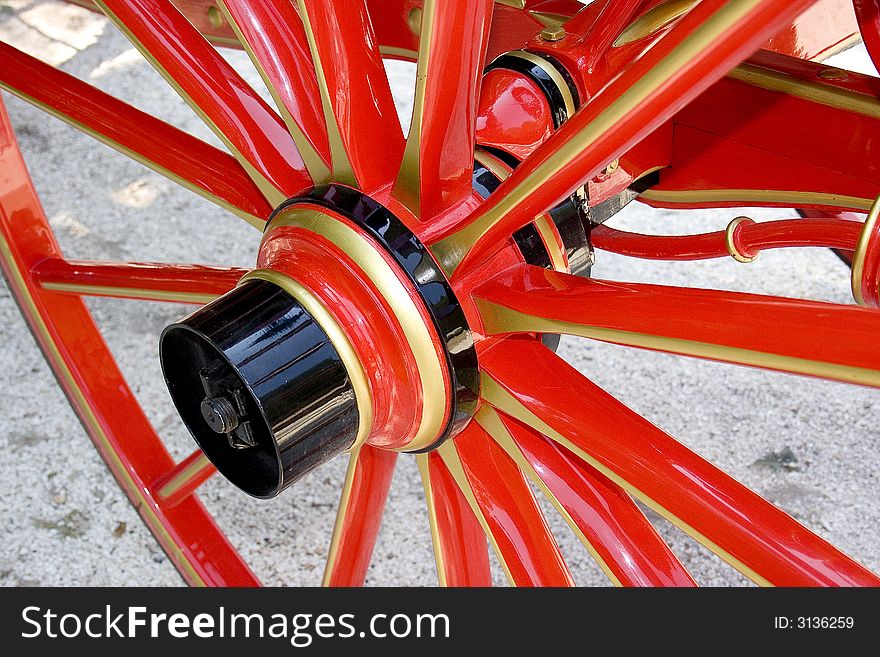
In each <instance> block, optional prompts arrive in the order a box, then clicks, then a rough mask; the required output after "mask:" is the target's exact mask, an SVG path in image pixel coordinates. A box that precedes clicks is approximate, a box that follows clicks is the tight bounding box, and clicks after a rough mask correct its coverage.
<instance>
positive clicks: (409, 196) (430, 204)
mask: <svg viewBox="0 0 880 657" xmlns="http://www.w3.org/2000/svg"><path fill="white" fill-rule="evenodd" d="M492 7H493V2H492V0H473V1H471V2H443V1H442V0H426V2H424V4H423V6H422V21H421V32H420V41H419V61H418V74H417V77H416V91H415V100H414V105H413V117H412V123H411V124H410V129H409V136H408V137H407V140H406V150H405V151H404V155H403V162H402V164H401V168H400V173H399V174H398V178H397V182H396V184H395V195H396V196H397V197H398V198H399V199H400V200H401V201H403V202H404V203H405V204H406V205H407V206H408V207H409V208H410V209H411V210H412V211H413V212H415V213H416V214H419V215H420V216H421V219H422V220H423V221H428V220H430V219H433V218H434V217H436V216H437V215H438V214H440V213H441V212H442V211H443V210H446V209H449V208H453V207H455V206H457V205H459V204H460V203H461V202H462V201H464V200H465V199H466V198H468V197H469V196H470V195H471V193H472V188H471V176H472V173H473V168H474V132H475V129H476V111H477V93H478V91H479V82H480V78H481V74H482V69H483V62H484V59H485V57H486V45H487V42H488V35H489V25H490V22H491V17H492Z"/></svg>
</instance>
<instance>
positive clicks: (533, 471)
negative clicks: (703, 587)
mask: <svg viewBox="0 0 880 657" xmlns="http://www.w3.org/2000/svg"><path fill="white" fill-rule="evenodd" d="M477 419H478V421H479V422H480V424H481V425H482V426H483V427H484V428H485V429H486V430H487V431H488V432H489V433H490V434H491V435H492V437H493V438H495V440H496V441H497V442H498V444H499V445H501V446H502V447H503V448H504V450H505V451H506V452H507V453H508V455H510V457H511V458H512V459H513V460H514V461H516V463H517V465H519V467H520V469H522V470H523V471H524V472H525V473H526V474H528V475H529V476H530V477H531V478H532V480H533V481H534V482H535V483H537V484H538V486H540V487H541V489H542V490H543V491H544V493H545V494H546V495H547V496H548V498H549V499H550V500H551V502H553V504H554V506H556V508H557V509H558V510H559V512H560V513H561V514H562V517H563V518H564V519H565V521H566V522H567V523H568V524H569V526H570V527H571V528H572V530H573V531H574V532H575V534H577V536H578V538H580V540H581V542H582V543H583V544H584V545H585V546H586V547H587V549H588V550H589V551H590V553H591V554H592V556H593V558H594V559H595V560H596V562H597V563H598V564H599V566H600V567H601V568H602V570H603V571H605V573H606V574H607V575H608V577H609V578H610V579H611V581H612V582H614V583H615V584H617V585H619V586H620V585H622V586H696V582H695V581H694V580H693V578H692V577H691V576H690V574H689V573H688V572H687V570H686V569H685V567H684V566H683V565H682V564H681V562H680V561H679V560H678V558H677V557H676V556H675V555H674V554H673V553H672V550H670V549H669V546H667V545H666V543H665V542H664V541H663V539H662V538H661V537H660V535H659V534H658V533H657V530H656V529H654V527H653V525H651V523H650V522H648V519H647V518H645V514H644V513H642V511H641V509H639V508H638V506H636V505H635V503H634V502H633V501H632V498H631V497H630V496H629V495H628V494H627V493H626V491H624V490H623V489H621V488H620V487H619V486H618V485H617V484H615V483H614V482H612V481H611V480H609V479H608V478H607V477H605V476H604V475H602V474H601V473H600V472H598V471H597V470H596V469H595V468H593V467H591V466H590V465H588V464H586V463H584V462H583V461H581V460H580V459H578V458H577V457H576V456H574V455H573V454H571V453H570V452H568V451H567V450H566V449H564V448H563V447H560V446H559V445H558V444H556V443H554V442H552V441H549V440H547V439H546V438H544V437H543V436H541V435H540V434H538V433H537V432H535V431H534V430H532V429H531V428H529V427H527V426H526V425H523V424H521V423H519V422H517V421H516V420H514V419H513V418H510V417H508V416H499V414H498V413H496V412H495V411H494V410H492V409H491V408H489V407H484V408H483V409H481V410H480V412H479V413H478V414H477Z"/></svg>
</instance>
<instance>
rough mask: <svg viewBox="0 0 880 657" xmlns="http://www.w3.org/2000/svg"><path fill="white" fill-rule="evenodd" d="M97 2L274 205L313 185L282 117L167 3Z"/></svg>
mask: <svg viewBox="0 0 880 657" xmlns="http://www.w3.org/2000/svg"><path fill="white" fill-rule="evenodd" d="M96 4H97V5H98V6H99V7H100V8H101V10H102V11H103V12H104V13H105V14H107V16H108V18H110V20H112V21H113V22H114V23H115V24H116V25H117V27H119V29H120V30H121V31H122V32H123V34H125V36H126V37H127V38H128V39H129V41H131V43H132V45H134V46H135V47H136V48H137V49H138V50H139V51H140V52H141V54H142V55H143V56H144V57H145V58H146V59H147V61H149V62H150V63H151V64H152V65H153V67H154V68H155V69H156V70H157V71H158V72H159V73H160V74H161V75H162V76H163V77H164V78H165V79H166V80H167V81H168V83H169V84H170V85H171V86H172V87H173V88H174V90H175V91H177V93H178V94H180V96H181V98H183V99H184V100H185V101H186V102H187V104H188V105H189V106H190V107H192V109H193V111H194V112H195V113H196V114H198V116H199V117H200V118H201V119H202V120H203V121H205V123H206V124H207V125H208V127H210V128H211V129H212V130H213V131H214V133H215V134H216V135H217V136H218V137H219V138H220V139H221V140H222V141H223V142H224V143H225V144H226V146H227V147H228V148H229V150H230V151H231V152H232V154H233V155H234V156H235V157H236V159H237V160H238V161H239V162H240V163H241V165H242V166H243V167H244V168H245V170H246V171H247V172H248V174H249V175H250V176H251V178H253V180H254V182H255V183H256V184H257V186H258V187H259V188H260V190H261V191H262V192H263V194H264V195H265V196H266V199H267V200H268V201H269V203H270V204H272V206H277V205H278V204H280V203H281V202H282V201H283V200H285V199H286V198H288V197H290V196H293V195H294V194H296V193H297V192H300V191H302V190H303V189H305V188H307V187H310V186H311V183H312V180H311V178H310V177H309V175H308V172H307V171H306V168H305V165H304V164H303V161H302V159H301V158H300V156H299V153H297V151H296V145H295V144H294V141H293V138H292V137H291V136H290V134H289V133H288V132H287V128H286V127H285V125H284V122H283V121H282V120H281V118H280V117H279V116H278V115H277V114H276V113H275V112H273V111H272V110H271V108H269V106H268V105H266V103H264V102H263V100H262V99H261V98H260V97H259V96H258V95H257V93H256V92H255V91H254V90H253V89H252V88H251V87H250V86H249V85H248V84H247V83H246V82H245V81H244V80H243V79H242V78H241V76H240V75H239V74H238V73H236V72H235V69H233V68H232V66H230V65H229V64H228V63H227V62H226V60H225V59H223V58H222V57H221V56H220V54H219V53H218V52H217V51H216V50H215V49H214V47H213V46H212V45H211V44H210V43H208V42H207V41H206V40H205V38H204V37H202V35H201V34H200V33H199V31H198V30H196V28H195V27H193V26H192V24H190V23H189V22H188V21H187V20H186V18H185V17H184V16H183V15H182V14H181V13H180V12H179V11H178V10H177V9H175V8H174V7H173V6H172V5H171V4H170V3H168V2H162V1H161V0H96Z"/></svg>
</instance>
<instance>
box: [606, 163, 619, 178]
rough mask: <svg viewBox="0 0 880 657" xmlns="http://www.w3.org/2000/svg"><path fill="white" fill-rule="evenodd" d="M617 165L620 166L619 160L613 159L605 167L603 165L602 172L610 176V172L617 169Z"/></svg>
mask: <svg viewBox="0 0 880 657" xmlns="http://www.w3.org/2000/svg"><path fill="white" fill-rule="evenodd" d="M619 166H620V160H614V162H612V163H611V164H609V165H608V166H607V167H605V171H603V173H604V174H605V175H606V176H610V175H611V174H612V173H614V172H615V171H617V167H619Z"/></svg>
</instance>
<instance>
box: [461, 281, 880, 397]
mask: <svg viewBox="0 0 880 657" xmlns="http://www.w3.org/2000/svg"><path fill="white" fill-rule="evenodd" d="M502 281H503V282H502ZM475 294H476V296H477V297H478V302H477V303H478V306H479V308H480V312H481V316H482V318H483V322H484V330H486V331H487V332H488V333H489V334H495V335H500V334H507V333H521V332H534V331H537V332H541V333H545V332H546V333H569V334H572V335H580V336H583V337H588V338H593V339H596V340H602V341H603V342H612V343H614V344H623V345H628V346H633V347H640V348H644V349H653V350H656V351H665V352H669V353H675V354H683V355H686V356H694V357H697V358H706V359H709V360H717V361H724V362H728V363H737V364H741V365H750V366H752V367H763V368H766V369H772V370H778V371H782V372H792V373H795V374H805V375H808V376H815V377H820V378H825V379H832V380H836V381H846V382H848V383H857V384H860V385H866V386H874V387H880V352H878V351H877V350H876V349H858V348H853V345H859V344H868V342H865V341H869V340H870V339H871V336H873V335H875V334H876V332H877V327H878V325H880V313H878V312H877V311H875V310H873V309H869V308H859V307H855V306H842V305H838V304H831V303H823V302H817V301H801V300H796V299H782V298H778V297H767V296H760V295H755V294H741V293H737V292H721V291H716V290H699V289H693V288H676V287H666V286H662V285H646V284H640V283H615V282H609V281H600V280H595V279H584V278H580V277H577V276H571V275H570V274H564V273H559V272H553V271H549V270H545V269H541V268H539V267H532V266H523V267H518V268H515V269H512V270H510V271H508V272H507V273H506V274H504V275H502V276H501V277H499V278H497V279H496V280H494V281H492V282H489V283H487V284H485V285H483V286H481V287H480V288H479V289H478V290H477V291H476V292H475ZM658 308H663V312H657V309H658ZM804 327H810V330H808V331H807V330H804Z"/></svg>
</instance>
